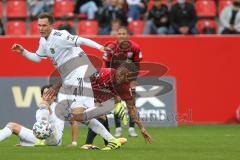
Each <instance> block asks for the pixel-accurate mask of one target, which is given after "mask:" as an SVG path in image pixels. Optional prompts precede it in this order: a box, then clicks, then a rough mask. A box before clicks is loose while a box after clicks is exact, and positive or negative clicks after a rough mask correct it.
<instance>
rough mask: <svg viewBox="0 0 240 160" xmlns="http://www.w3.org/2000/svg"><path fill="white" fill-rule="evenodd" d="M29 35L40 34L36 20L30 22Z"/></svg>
mask: <svg viewBox="0 0 240 160" xmlns="http://www.w3.org/2000/svg"><path fill="white" fill-rule="evenodd" d="M30 35H33V36H34V35H40V33H39V32H38V21H37V20H35V21H32V22H31V24H30Z"/></svg>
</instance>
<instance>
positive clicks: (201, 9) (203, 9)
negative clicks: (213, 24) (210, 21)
mask: <svg viewBox="0 0 240 160" xmlns="http://www.w3.org/2000/svg"><path fill="white" fill-rule="evenodd" d="M195 6H196V12H197V16H198V17H215V16H216V3H215V1H213V0H198V1H196V4H195Z"/></svg>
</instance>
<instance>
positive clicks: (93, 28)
mask: <svg viewBox="0 0 240 160" xmlns="http://www.w3.org/2000/svg"><path fill="white" fill-rule="evenodd" d="M78 33H79V34H80V35H97V33H98V23H97V21H89V20H82V21H80V22H79V23H78Z"/></svg>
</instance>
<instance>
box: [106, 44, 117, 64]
mask: <svg viewBox="0 0 240 160" xmlns="http://www.w3.org/2000/svg"><path fill="white" fill-rule="evenodd" d="M116 45H117V44H116V42H107V46H106V47H107V48H109V49H110V51H108V52H104V54H103V60H104V61H105V62H111V61H112V52H115V50H116Z"/></svg>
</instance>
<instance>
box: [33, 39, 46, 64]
mask: <svg viewBox="0 0 240 160" xmlns="http://www.w3.org/2000/svg"><path fill="white" fill-rule="evenodd" d="M36 54H37V56H38V57H40V58H42V59H46V58H47V54H46V50H45V49H44V44H43V41H42V39H40V41H39V47H38V50H37V51H36Z"/></svg>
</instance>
